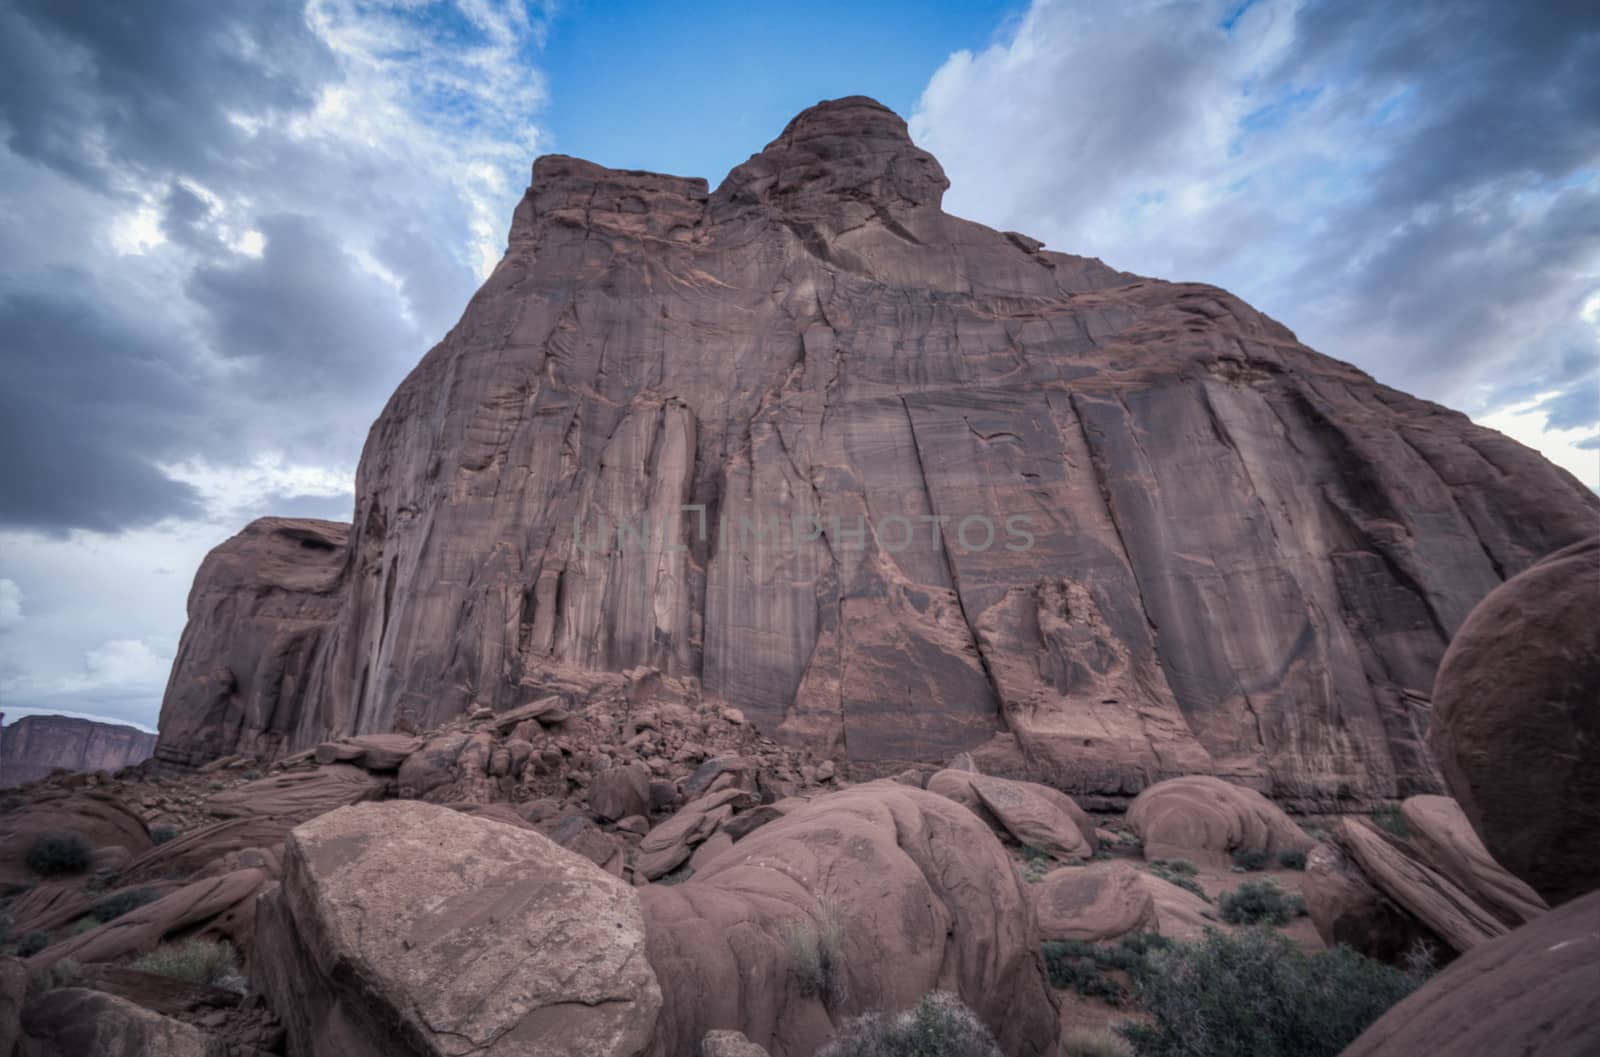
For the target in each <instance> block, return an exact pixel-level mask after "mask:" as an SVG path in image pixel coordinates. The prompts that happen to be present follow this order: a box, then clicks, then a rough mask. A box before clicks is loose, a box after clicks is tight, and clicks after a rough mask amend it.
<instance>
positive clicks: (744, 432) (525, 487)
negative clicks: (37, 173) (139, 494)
mask: <svg viewBox="0 0 1600 1057" xmlns="http://www.w3.org/2000/svg"><path fill="white" fill-rule="evenodd" d="M946 186H947V181H946V180H945V177H944V175H943V173H942V172H941V170H940V168H939V166H938V163H937V162H936V161H935V160H934V159H933V158H932V157H931V156H929V155H928V154H927V153H925V152H923V151H921V150H919V149H917V148H916V147H915V146H914V145H913V144H912V143H911V141H910V139H909V138H908V136H907V134H906V130H905V125H904V123H903V122H902V121H901V120H900V119H899V118H898V117H896V116H895V115H893V114H892V113H890V112H889V111H887V110H886V109H884V108H883V107H881V106H879V105H878V104H876V103H874V102H872V101H871V100H867V99H863V98H860V97H854V98H849V99H842V100H835V101H833V102H829V103H823V104H820V105H819V106H817V107H815V108H813V109H811V110H808V111H806V112H805V113H803V114H801V115H800V116H799V117H797V118H796V119H795V120H794V121H793V122H791V123H790V125H789V127H788V128H787V129H785V130H784V132H783V134H782V135H781V136H779V138H778V139H776V140H775V141H773V142H772V143H771V144H770V145H769V146H768V147H767V148H766V149H765V150H764V151H762V152H761V153H760V154H758V155H756V156H754V157H753V158H751V159H750V161H748V162H746V163H745V164H743V165H741V166H739V167H738V168H736V169H735V170H734V171H733V172H732V173H730V174H729V176H728V178H727V179H726V180H725V181H724V182H723V184H722V186H721V187H719V188H718V189H717V190H715V191H710V190H709V189H708V187H707V185H706V184H705V182H704V181H701V180H695V179H684V178H679V177H672V176H661V175H656V174H652V173H641V172H622V171H615V170H609V169H604V168H601V167H599V166H595V165H591V164H589V163H586V162H582V161H577V160H575V159H571V158H564V157H545V158H540V159H539V160H538V161H537V162H536V163H535V165H534V169H533V181H532V185H531V186H530V187H529V189H528V192H527V194H526V195H525V196H524V198H523V200H522V202H521V204H520V205H519V206H518V207H517V210H516V214H515V217H514V220H513V223H512V228H511V232H510V237H509V248H508V250H507V253H506V256H505V258H504V259H503V260H502V261H501V263H500V265H499V266H498V268H497V269H496V270H495V272H494V274H493V275H492V276H491V277H490V278H489V280H488V281H487V282H486V283H485V284H484V286H483V288H482V289H481V290H480V291H479V292H478V294H477V295H476V296H475V297H474V298H473V300H472V302H471V304H470V305H469V306H468V308H467V311H466V313H465V315H464V316H463V317H462V320H461V322H460V323H459V324H458V325H457V326H456V327H455V329H454V330H452V331H451V332H450V333H449V334H448V335H447V336H446V337H445V339H444V340H443V341H442V342H441V343H440V344H439V345H438V346H437V347H435V348H434V349H433V350H432V351H430V352H429V353H428V355H427V356H426V357H424V359H423V360H422V362H421V363H420V364H419V365H418V366H417V368H416V369H415V370H414V371H413V372H412V373H411V375H410V376H409V377H408V378H407V379H406V381H405V382H404V383H402V384H401V386H400V388H399V389H398V391H397V392H396V393H395V394H394V396H393V398H392V399H391V400H390V402H389V404H388V406H387V407H386V408H385V409H384V411H383V413H382V415H381V416H380V417H379V419H378V421H377V423H376V424H375V425H374V426H373V429H372V433H371V435H370V437H369V439H368V442H367V447H366V450H365V452H364V454H363V457H362V462H361V467H360V472H359V477H358V482H357V494H356V511H355V523H354V526H353V529H352V530H351V534H350V543H349V551H348V554H347V555H346V556H345V564H344V565H343V566H342V570H343V573H342V575H343V576H345V577H346V579H345V580H343V581H342V582H341V581H340V580H339V575H340V572H339V570H340V568H341V566H340V563H339V561H338V558H337V556H336V555H333V554H315V555H314V554H309V553H308V554H307V555H305V557H307V558H310V559H311V561H310V565H309V566H308V568H310V569H315V570H321V573H320V574H319V575H320V578H318V579H317V580H316V583H317V585H318V586H317V587H315V588H314V589H311V590H309V591H308V592H305V593H302V594H299V595H295V596H293V597H294V598H295V599H297V601H295V602H294V604H293V605H292V606H289V608H291V609H293V610H294V612H295V615H294V616H293V617H292V618H289V625H292V626H295V627H298V628H299V631H298V632H296V633H294V634H296V635H298V637H294V638H292V641H293V642H294V643H296V644H298V645H297V646H296V650H298V651H299V652H296V650H290V649H288V648H287V647H286V646H285V647H273V648H272V649H267V648H266V647H265V646H263V645H261V643H262V642H263V641H264V638H265V639H269V640H270V641H272V642H275V643H283V642H285V641H286V640H285V639H284V638H283V637H282V636H283V635H285V634H288V633H286V632H284V630H283V629H284V628H285V626H286V625H285V624H284V623H281V622H280V618H279V617H277V616H275V615H274V616H271V617H270V618H269V617H268V616H266V615H263V614H261V613H259V612H257V611H256V609H255V608H254V607H257V606H258V604H259V603H258V602H257V601H256V599H257V597H258V596H259V594H260V592H257V591H254V590H253V589H252V590H251V591H247V592H243V593H245V594H248V595H249V596H250V597H249V600H248V601H246V600H245V599H242V598H241V599H239V600H238V601H235V602H234V603H232V604H229V603H228V602H227V601H226V597H227V596H226V593H225V592H220V591H214V590H213V588H214V587H215V586H220V583H221V581H220V580H219V578H218V577H216V576H213V575H212V572H211V571H210V570H211V569H212V566H213V564H214V563H216V562H220V561H221V560H222V559H219V558H218V554H214V555H213V556H212V559H211V560H208V562H207V567H206V569H202V574H201V577H200V579H199V581H197V586H196V595H195V599H194V600H192V601H191V625H190V629H189V632H188V633H187V634H186V637H185V644H184V652H183V655H182V656H181V657H180V658H179V661H178V664H177V666H176V669H175V672H174V679H173V689H172V690H171V691H169V694H168V699H167V706H166V709H165V711H164V715H163V748H162V751H163V754H164V755H168V756H169V758H183V757H188V758H198V757H200V756H203V755H207V754H216V753H219V752H224V751H232V750H233V749H234V748H235V747H236V746H259V745H267V744H277V745H280V746H282V745H288V746H293V747H296V748H300V747H306V746H309V745H310V744H313V743H314V742H315V741H317V740H320V739H321V738H323V737H327V736H329V735H339V734H348V733H352V732H370V731H388V730H390V729H392V728H393V727H395V726H396V724H401V725H413V724H414V725H416V726H418V727H425V726H433V725H437V724H439V723H440V722H442V721H443V720H445V719H447V718H449V717H451V716H453V715H456V714H458V713H460V712H461V711H463V710H465V709H466V708H468V707H470V706H471V705H472V704H474V703H481V704H486V705H489V706H491V707H495V708H497V709H498V708H509V707H512V706H515V705H517V704H521V703H523V702H525V701H527V700H530V699H531V698H532V697H534V696H537V695H538V694H539V693H540V692H541V690H542V689H543V688H546V687H548V686H549V685H551V684H552V681H554V680H556V679H557V677H558V675H559V678H561V679H570V678H571V673H573V672H605V671H611V672H621V671H628V670H632V669H636V668H638V667H640V666H644V667H648V668H654V669H657V670H659V671H660V672H662V673H663V674H665V675H669V676H675V677H683V678H688V679H698V680H699V683H700V686H701V688H702V691H703V693H704V695H706V696H708V697H712V698H718V699H723V700H725V701H726V702H728V703H729V704H732V705H734V706H737V707H738V708H739V709H740V710H741V711H742V712H743V713H744V715H745V716H746V717H747V718H748V719H749V720H750V721H752V722H754V723H755V724H757V725H758V726H759V727H760V728H761V729H762V730H764V731H766V732H768V733H774V734H776V735H778V736H780V737H785V738H789V739H794V740H803V741H806V742H809V743H811V744H813V745H815V746H817V747H818V748H819V749H821V750H823V751H825V752H827V753H829V754H830V755H836V756H839V757H841V758H843V759H847V760H849V761H852V762H854V763H856V764H858V765H862V768H861V769H863V770H877V771H879V772H880V773H892V772H893V771H895V770H898V769H900V768H901V767H902V766H904V765H905V764H907V763H908V762H922V761H930V760H942V759H946V758H948V757H949V756H951V755H952V754H954V753H956V752H958V751H961V750H966V749H974V748H977V747H978V746H981V745H982V744H983V743H985V742H986V741H988V740H989V739H991V738H992V737H993V736H994V735H996V734H997V733H1005V734H1008V735H1011V736H1014V737H1015V740H1016V744H1017V745H1018V746H1020V748H1021V750H1022V755H1023V757H1024V759H1025V760H1026V763H1027V767H1028V769H1029V770H1030V771H1031V775H1030V777H1034V778H1037V779H1039V780H1042V781H1047V782H1049V783H1051V784H1053V785H1056V786H1058V787H1060V788H1063V789H1066V790H1069V791H1074V792H1096V793H1111V794H1130V793H1134V792H1137V791H1138V790H1139V789H1141V788H1143V787H1144V786H1146V785H1148V784H1150V783H1152V782H1154V781H1157V780H1159V779H1161V778H1164V777H1168V776H1173V775H1179V774H1187V773H1214V774H1220V775H1226V776H1230V777H1233V778H1236V779H1241V780H1244V781H1247V782H1249V783H1251V784H1254V785H1257V786H1258V787H1260V788H1262V789H1264V790H1267V791H1270V792H1272V793H1273V794H1275V795H1276V796H1278V797H1280V798H1283V799H1285V800H1287V801H1290V802H1293V801H1299V802H1301V803H1303V804H1327V803H1331V802H1334V801H1340V800H1343V801H1359V800H1363V799H1367V798H1371V797H1375V796H1394V795H1402V794H1408V793H1413V792H1428V791H1434V790H1436V789H1437V788H1438V780H1437V775H1436V774H1435V772H1434V770H1433V768H1432V765H1431V764H1430V763H1429V762H1428V759H1427V757H1426V755H1425V753H1424V750H1423V747H1422V740H1421V731H1422V729H1423V727H1425V725H1426V719H1427V702H1428V697H1427V690H1428V688H1429V687H1430V686H1431V685H1432V681H1433V673H1434V669H1435V668H1436V667H1437V665H1438V661H1439V658H1440V656H1441V654H1442V653H1443V651H1444V647H1445V644H1446V643H1447V642H1448V640H1449V638H1450V636H1451V634H1452V633H1453V632H1454V631H1455V629H1456V628H1457V627H1458V626H1459V625H1460V623H1461V622H1462V620H1463V619H1464V618H1465V616H1466V614H1467V612H1468V610H1470V609H1471V607H1472V606H1473V605H1474V603H1476V602H1477V601H1478V600H1479V599H1480V598H1482V597H1483V596H1484V595H1485V594H1486V593H1487V592H1488V591H1490V590H1491V589H1492V588H1493V587H1495V586H1496V585H1497V584H1499V583H1500V582H1501V580H1502V579H1504V578H1505V577H1507V576H1510V575H1512V574H1514V573H1516V572H1517V571H1519V570H1521V569H1523V568H1524V567H1526V566H1528V565H1529V564H1530V563H1532V562H1533V561H1534V560H1536V559H1537V558H1538V557H1539V556H1541V555H1542V554H1545V553H1547V552H1549V551H1551V550H1553V549H1555V548H1557V547H1560V546H1563V545H1565V544H1567V543H1570V542H1572V541H1574V540H1576V539H1578V538H1580V536H1582V535H1583V534H1584V533H1585V532H1586V531H1587V530H1588V526H1589V525H1590V524H1591V523H1592V522H1593V519H1594V518H1595V516H1596V513H1597V510H1600V500H1597V499H1596V497H1595V496H1594V495H1593V494H1592V493H1590V492H1588V491H1587V490H1586V489H1585V488H1583V487H1582V486H1581V485H1580V484H1579V483H1578V482H1577V481H1576V480H1574V479H1573V478H1572V477H1570V475H1567V474H1566V473H1564V472H1563V471H1561V470H1559V469H1557V468H1555V467H1553V466H1551V465H1550V464H1549V463H1547V462H1545V461H1544V460H1543V459H1542V458H1540V457H1539V456H1538V455H1537V454H1535V453H1534V452H1532V451H1530V450H1528V449H1526V448H1523V447H1521V446H1520V445H1517V444H1516V443H1514V442H1512V441H1510V440H1508V439H1506V438H1505V437H1503V436H1500V435H1499V434H1496V433H1493V432H1490V431H1487V430H1483V429H1480V428H1478V427H1476V426H1474V425H1472V424H1471V423H1470V422H1469V421H1468V420H1467V419H1466V418H1465V417H1463V416H1461V415H1459V414H1456V413H1454V412H1451V411H1448V410H1446V409H1444V408H1441V407H1438V406H1436V405H1432V404H1428V403H1424V402H1422V401H1419V400H1415V399H1413V398H1411V397H1408V396H1406V395H1405V394H1402V393H1398V392H1396V391H1394V390H1392V389H1388V388H1385V387H1383V386H1381V385H1379V384H1377V383H1376V382H1374V381H1373V380H1372V379H1371V378H1369V377H1368V376H1367V375H1365V374H1363V373H1362V372H1360V371H1358V370H1356V369H1355V368H1353V367H1351V366H1349V365H1347V364H1344V363H1341V362H1339V361H1336V360H1332V359H1329V358H1327V357H1324V356H1321V355H1318V354H1317V353H1315V352H1312V351H1311V350H1310V349H1307V348H1306V347H1305V346H1303V345H1300V344H1299V343H1298V342H1297V341H1296V340H1295V338H1294V335H1293V334H1291V333H1290V332H1289V331H1288V330H1286V329H1285V328H1284V327H1282V326H1281V325H1279V324H1277V323H1275V322H1274V321H1272V320H1270V319H1268V318H1266V317H1265V316H1263V315H1261V314H1260V313H1258V312H1256V311H1255V310H1254V309H1252V308H1251V307H1250V306H1248V305H1246V304H1244V303H1243V302H1241V301H1239V300H1238V299H1236V298H1234V297H1232V296H1230V295H1229V294H1227V293H1225V292H1224V291H1221V290H1218V289H1216V288H1214V287H1209V286H1202V285H1197V284H1174V283H1165V282H1160V281H1156V280H1151V279H1144V278H1140V277H1138V276H1133V275H1128V274H1126V273H1122V272H1118V271H1115V270H1114V269H1112V268H1109V267H1107V266H1106V265H1104V264H1102V263H1101V262H1099V261H1098V260H1094V259H1089V258H1083V257H1073V256H1069V255H1066V254H1060V253H1052V252H1046V251H1044V250H1042V249H1041V247H1040V245H1039V244H1038V243H1037V242H1036V241H1034V240H1032V239H1028V238H1026V237H1024V236H1021V235H1017V234H1015V233H1000V232H996V231H992V230H990V229H987V228H984V227H981V226H979V225H976V224H972V223H969V222H967V221H964V220H960V219H958V218H956V217H952V216H949V215H948V214H946V213H944V212H942V211H941V209H940V208H939V203H940V198H941V195H942V192H943V190H944V188H945V187H946ZM685 506H692V507H695V508H696V509H695V510H692V511H689V512H684V511H683V509H682V508H683V507H685ZM702 511H703V514H704V521H703V526H704V531H702V521H701V513H702ZM1008 519H1009V520H1008ZM641 523H643V524H644V525H645V526H646V529H645V530H643V531H641V528H640V526H641ZM279 524H285V523H279ZM619 524H620V528H619ZM254 529H255V526H253V527H252V530H250V531H253V530H254ZM326 532H327V534H328V538H330V539H331V538H332V535H333V534H334V532H335V530H334V529H333V528H332V527H331V526H330V527H328V528H327V529H326ZM991 532H992V534H993V535H992V537H991V536H990V533H991ZM248 534H249V532H248V531H247V535H248ZM238 542H239V541H234V543H230V544H229V545H227V547H234V546H235V545H236V544H238ZM224 549H226V548H224ZM218 553H219V554H220V553H221V551H219V552H218ZM322 585H326V589H324V587H323V586H322ZM276 590H277V589H276V588H274V591H276ZM274 591H269V592H267V594H268V595H269V596H272V597H273V598H276V599H277V600H278V601H277V602H275V603H274V604H279V603H282V604H285V605H288V602H289V599H290V597H291V596H290V595H288V594H286V593H281V592H279V593H277V594H274ZM341 592H342V594H341ZM197 603H198V604H197ZM334 608H337V615H336V617H335V618H334V619H333V623H332V624H331V626H330V625H329V624H328V623H327V621H328V618H329V614H330V613H331V612H332V611H333V609H334ZM316 636H321V638H319V639H318V641H319V642H320V645H319V646H317V647H316V648H315V649H314V650H312V654H314V657H315V660H314V663H311V662H302V660H300V658H304V657H306V656H310V654H307V653H305V652H304V651H305V650H307V649H311V647H310V645H309V639H310V638H312V637H316ZM251 644H255V645H251ZM229 655H233V656H241V657H243V658H244V660H243V661H242V662H241V663H240V664H238V665H235V664H233V663H228V664H227V665H226V667H227V669H228V670H229V671H231V672H233V673H235V674H234V679H235V681H236V683H237V684H238V685H237V687H236V688H234V689H225V688H224V686H225V683H219V682H218V681H217V680H216V679H213V678H212V676H211V675H209V674H207V673H209V672H211V671H212V668H213V666H215V665H216V664H217V659H218V658H220V657H225V656H229ZM257 656H262V657H265V656H272V657H276V658H285V659H284V660H282V661H281V662H276V661H275V662H273V663H267V664H263V663H261V662H259V661H256V660H254V659H255V658H256V657H257ZM290 657H293V658H296V660H294V661H293V662H292V663H291V662H290V661H289V660H288V659H287V658H290ZM291 672H292V673H293V674H294V676H295V677H294V678H293V679H290V678H289V677H288V675H289V673H291ZM302 674H303V676H304V679H303V681H302V679H301V676H302ZM291 684H292V689H291ZM247 687H254V688H255V689H252V690H248V691H247V690H246V689H245V688H247ZM273 688H276V689H275V690H274V689H273ZM274 694H275V695H276V696H274ZM269 700H271V701H275V702H276V705H275V707H274V708H273V709H268V708H267V707H266V704H265V703H266V702H267V701H269ZM264 732H266V733H264ZM269 734H270V736H269ZM274 739H277V740H274Z"/></svg>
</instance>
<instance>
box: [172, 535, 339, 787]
mask: <svg viewBox="0 0 1600 1057" xmlns="http://www.w3.org/2000/svg"><path fill="white" fill-rule="evenodd" d="M349 535H350V526H348V525H343V524H339V523H336V522H332V521H311V520H294V519H290V518H261V519H259V520H257V521H253V522H251V523H250V525H249V526H248V527H247V528H246V529H245V530H244V531H243V532H241V533H239V534H238V535H237V536H235V537H233V538H232V539H230V540H228V541H227V542H226V543H223V544H221V545H220V546H218V547H217V548H215V549H214V550H212V552H211V553H210V554H208V555H206V560H205V561H204V562H202V563H201V565H200V571H199V572H198V573H196V574H195V578H194V587H193V588H191V589H190V591H189V624H188V626H187V627H186V628H184V631H183V638H182V639H181V640H180V641H179V643H178V656H177V659H176V660H175V661H174V662H173V665H172V677H171V679H170V680H169V681H168V682H167V693H166V697H165V698H164V699H163V701H162V703H161V742H160V744H159V746H158V747H157V749H156V755H157V756H159V757H160V758H161V759H164V760H168V761H171V762H174V763H190V764H198V763H204V762H206V761H207V760H211V759H215V758H217V757H219V756H226V755H228V754H230V753H235V752H249V753H256V754H259V755H263V756H272V755H276V754H278V753H279V752H280V751H284V750H286V749H289V748H292V747H298V742H297V740H296V739H297V737H298V738H299V741H304V740H306V739H307V738H311V739H312V740H319V739H316V738H314V737H312V736H311V735H304V734H301V733H300V732H303V731H305V730H308V729H311V728H317V729H320V727H318V726H317V723H316V716H315V715H314V714H313V713H312V712H311V711H310V710H309V709H308V707H307V706H308V704H309V701H310V697H309V692H310V689H311V687H312V686H313V684H314V682H315V680H316V679H317V678H318V675H319V673H318V671H317V670H316V668H315V664H316V661H317V658H318V657H319V656H320V647H321V645H322V643H323V638H324V633H325V632H327V631H328V630H329V629H330V628H331V627H332V625H333V622H334V620H335V619H336V618H337V617H338V614H339V607H340V605H341V603H342V602H343V600H344V594H343V584H344V580H343V575H344V566H345V561H346V551H347V544H348V541H349Z"/></svg>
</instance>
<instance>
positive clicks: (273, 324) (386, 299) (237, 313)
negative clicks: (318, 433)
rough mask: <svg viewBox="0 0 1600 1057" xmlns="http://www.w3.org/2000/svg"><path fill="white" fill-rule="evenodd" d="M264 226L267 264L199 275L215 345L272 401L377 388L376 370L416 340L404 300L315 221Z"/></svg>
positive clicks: (196, 288) (195, 278)
mask: <svg viewBox="0 0 1600 1057" xmlns="http://www.w3.org/2000/svg"><path fill="white" fill-rule="evenodd" d="M257 226H258V227H259V229H260V230H261V232H262V234H263V235H264V236H265V238H266V245H265V248H264V250H263V252H262V254H261V256H260V257H259V258H248V257H246V258H243V259H240V260H238V261H237V262H236V263H229V264H207V265H204V266H202V267H200V268H198V269H196V270H195V272H194V273H193V275H192V276H191V277H190V280H189V284H188V293H189V296H190V298H191V299H192V300H193V301H194V303H195V304H197V305H199V306H200V307H201V308H202V309H204V311H205V313H206V318H207V321H208V323H209V327H210V329H211V332H212V341H211V347H212V348H214V349H215V350H217V352H218V353H219V354H220V355H222V356H225V357H227V358H229V359H230V360H242V361H245V362H246V363H247V364H248V366H249V368H250V370H251V374H252V379H253V384H254V385H255V386H257V387H258V389H257V392H258V394H259V395H260V396H263V397H264V398H266V399H267V400H268V401H271V402H278V401H283V400H287V399H289V398H302V397H313V398H323V399H326V398H328V397H335V398H336V397H340V396H350V395H355V394H359V393H361V392H363V391H365V390H367V389H369V388H371V386H372V385H373V378H372V370H371V368H372V365H373V364H374V363H379V362H382V361H384V360H385V359H387V358H390V357H392V356H393V355H394V354H395V351H396V350H397V349H404V348H406V347H408V346H411V345H414V344H415V342H416V340H417V339H416V335H415V333H414V332H413V331H412V329H411V328H410V327H408V326H407V325H406V323H405V322H404V313H405V311H406V306H405V304H404V302H402V301H401V300H400V297H399V295H398V294H397V293H396V291H395V290H394V289H393V287H391V286H389V285H387V284H385V283H384V282H383V281H382V280H381V279H379V278H377V277H376V276H373V275H370V274H368V273H366V272H363V271H362V270H361V268H360V267H359V265H358V264H357V262H356V261H355V260H353V259H352V258H351V256H350V254H349V253H347V252H346V251H345V250H344V249H343V247H341V246H340V245H339V244H338V242H337V241H336V240H335V239H334V237H333V235H332V234H331V233H330V232H329V231H327V230H326V229H325V228H324V227H323V226H322V225H321V224H320V223H319V222H318V221H316V220H315V219H313V218H311V217H304V216H293V215H279V216H271V217H265V218H263V219H262V220H261V221H260V222H259V223H258V225H257ZM291 306H292V311H290V310H287V309H289V308H290V307H291Z"/></svg>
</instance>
